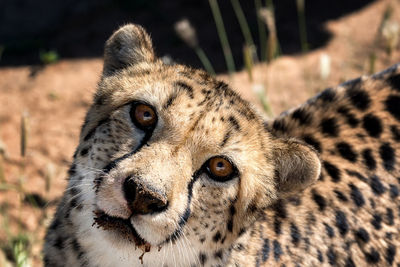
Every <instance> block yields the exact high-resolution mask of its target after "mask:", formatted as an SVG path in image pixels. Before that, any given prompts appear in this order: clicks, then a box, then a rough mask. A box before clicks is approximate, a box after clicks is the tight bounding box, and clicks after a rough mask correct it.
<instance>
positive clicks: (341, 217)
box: [335, 210, 349, 236]
mask: <svg viewBox="0 0 400 267" xmlns="http://www.w3.org/2000/svg"><path fill="white" fill-rule="evenodd" d="M335 218H336V227H337V228H338V229H339V233H340V234H341V235H342V236H344V235H346V234H347V232H348V231H349V225H348V224H347V218H346V214H344V212H343V211H340V210H339V211H336V216H335Z"/></svg>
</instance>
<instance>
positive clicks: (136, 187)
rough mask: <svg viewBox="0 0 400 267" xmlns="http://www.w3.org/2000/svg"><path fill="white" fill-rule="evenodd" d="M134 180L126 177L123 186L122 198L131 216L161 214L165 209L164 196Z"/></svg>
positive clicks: (165, 201) (166, 202)
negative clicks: (130, 211) (123, 197)
mask: <svg viewBox="0 0 400 267" xmlns="http://www.w3.org/2000/svg"><path fill="white" fill-rule="evenodd" d="M135 180H137V179H134V178H133V177H128V178H126V179H125V181H124V184H123V191H124V196H125V199H126V201H127V202H128V206H129V207H130V209H131V210H132V213H133V214H149V213H154V212H161V211H163V210H165V209H166V208H167V206H168V200H167V197H166V196H165V194H162V193H160V192H159V191H157V190H155V189H152V188H150V187H149V186H146V185H144V184H143V183H141V182H138V181H135Z"/></svg>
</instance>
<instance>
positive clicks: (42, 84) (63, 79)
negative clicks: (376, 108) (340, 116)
mask: <svg viewBox="0 0 400 267" xmlns="http://www.w3.org/2000/svg"><path fill="white" fill-rule="evenodd" d="M390 3H392V7H393V11H394V12H393V16H392V18H391V20H393V21H397V23H400V3H399V2H398V1H396V2H395V1H385V0H382V1H378V2H375V3H373V4H371V5H369V6H367V7H365V8H364V9H362V10H360V11H359V12H357V13H354V14H350V15H348V16H346V17H342V18H341V19H339V20H336V21H330V22H328V23H327V24H326V25H324V27H327V28H328V29H329V30H330V31H332V32H333V33H334V36H335V37H334V38H333V39H332V40H331V41H330V42H329V44H328V45H327V46H326V47H324V48H322V49H319V50H316V51H313V52H310V53H306V54H304V55H298V56H294V57H287V56H283V57H279V58H278V59H277V60H275V61H273V62H272V63H271V64H269V65H265V64H263V65H258V66H256V67H255V68H254V73H253V75H254V78H253V81H252V82H251V81H250V80H249V76H248V74H247V72H246V71H242V72H239V73H237V74H235V75H234V76H232V77H228V76H226V75H225V76H224V75H223V76H221V77H220V78H222V79H224V80H226V81H227V82H229V83H230V84H231V86H232V87H233V88H234V89H236V90H238V91H239V92H240V93H241V94H242V95H243V97H244V98H246V99H248V100H249V101H251V102H253V103H255V104H256V105H257V106H259V107H260V106H261V105H260V101H259V99H258V98H257V97H256V94H255V93H254V89H253V88H254V87H255V86H258V87H260V86H261V87H263V88H264V89H265V93H266V95H267V99H268V101H269V103H270V106H271V109H272V111H273V113H274V114H275V115H277V114H279V113H280V112H282V111H284V110H286V109H288V108H291V107H294V106H296V105H298V104H300V103H302V102H304V101H305V100H306V99H307V98H309V97H311V96H313V95H314V94H316V93H317V92H319V91H321V90H322V89H324V88H326V87H330V86H335V85H337V84H338V83H340V82H343V81H345V80H348V79H352V78H356V77H358V76H360V75H363V74H367V73H368V70H369V66H370V64H369V62H370V54H371V53H374V54H375V55H376V62H375V70H376V71H379V70H382V69H384V68H386V67H389V66H390V65H392V64H394V63H396V62H398V61H400V51H399V49H398V47H397V49H396V50H395V51H394V52H393V53H392V55H391V56H389V55H388V54H387V53H386V51H385V46H384V44H383V41H382V40H381V39H380V38H377V36H379V34H378V32H379V27H380V24H381V20H382V16H383V13H384V11H385V9H386V7H387V5H388V4H390ZM155 46H157V44H155ZM326 56H327V57H328V58H329V59H330V74H329V76H328V77H327V78H322V77H321V74H320V72H321V67H320V62H321V57H325V58H326ZM101 68H102V59H91V60H86V59H80V60H68V61H64V60H61V61H59V62H57V63H55V64H52V65H48V66H46V67H44V68H43V69H40V70H36V69H33V68H32V67H29V66H26V67H18V68H3V69H0V150H1V147H2V145H1V143H2V144H3V147H4V150H5V152H6V157H5V158H3V159H1V157H0V160H1V162H0V164H1V165H2V168H3V170H4V177H5V181H1V180H0V184H5V185H11V186H14V187H17V188H18V190H15V189H12V188H11V189H5V188H0V192H1V193H0V212H1V215H0V225H1V226H0V248H3V249H4V248H5V247H7V246H8V243H9V241H10V237H11V236H14V235H16V234H18V233H21V232H22V233H27V234H28V236H29V238H30V240H31V243H32V251H31V259H32V262H33V263H34V265H35V266H36V265H37V264H39V263H40V261H41V256H40V250H41V245H42V239H43V236H44V232H45V227H46V226H47V224H48V223H49V220H50V218H51V216H52V213H53V212H54V208H55V203H56V201H57V199H58V198H59V197H60V195H61V194H62V191H63V189H64V187H65V184H66V180H65V178H66V170H67V168H68V165H69V163H70V162H71V160H72V154H73V152H74V149H75V147H76V146H77V144H78V143H77V142H78V135H79V130H80V126H81V124H82V122H83V117H84V115H85V111H86V110H87V108H88V107H89V106H90V104H91V99H92V95H93V93H94V91H95V88H96V82H97V81H98V78H99V76H100V73H101ZM23 117H25V118H26V121H27V124H26V125H27V130H28V131H27V137H28V139H27V149H26V155H25V156H24V157H22V156H21V145H20V144H21V141H20V140H21V120H22V118H23ZM0 179H1V177H0ZM46 181H50V182H51V186H50V190H48V191H47V190H46V183H48V182H46ZM21 192H23V193H21ZM33 193H36V194H39V195H40V196H41V197H42V198H43V199H44V201H45V202H44V203H43V205H42V207H41V208H36V207H33V206H32V205H31V204H29V203H26V202H24V201H22V200H23V198H24V196H26V195H29V194H33ZM39 200H40V199H39ZM5 251H6V249H5ZM0 252H1V249H0ZM0 254H1V253H0ZM0 265H1V255H0Z"/></svg>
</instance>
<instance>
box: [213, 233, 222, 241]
mask: <svg viewBox="0 0 400 267" xmlns="http://www.w3.org/2000/svg"><path fill="white" fill-rule="evenodd" d="M220 239H221V233H220V232H219V231H217V232H216V233H215V235H214V236H213V240H214V242H215V243H217V242H218V241H219V240H220Z"/></svg>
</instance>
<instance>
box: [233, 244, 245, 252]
mask: <svg viewBox="0 0 400 267" xmlns="http://www.w3.org/2000/svg"><path fill="white" fill-rule="evenodd" d="M234 249H235V250H236V251H243V250H244V246H243V244H242V243H239V244H236V245H235V246H234Z"/></svg>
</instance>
